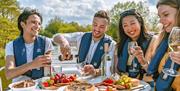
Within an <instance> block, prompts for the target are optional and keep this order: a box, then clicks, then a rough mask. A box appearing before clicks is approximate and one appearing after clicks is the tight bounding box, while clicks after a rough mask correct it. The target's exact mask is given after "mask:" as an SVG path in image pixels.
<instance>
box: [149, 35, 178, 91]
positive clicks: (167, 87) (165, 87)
mask: <svg viewBox="0 0 180 91" xmlns="http://www.w3.org/2000/svg"><path fill="white" fill-rule="evenodd" d="M167 50H168V36H166V37H164V38H163V40H162V42H161V43H160V45H159V47H158V48H157V50H156V54H155V55H154V57H153V58H152V60H151V63H150V64H149V66H148V70H147V71H148V74H152V75H153V78H154V79H155V80H156V90H157V91H171V84H172V82H173V81H174V77H171V76H168V77H167V78H166V79H163V78H162V77H163V75H164V73H163V72H161V73H160V74H159V73H158V67H159V64H160V62H161V60H162V58H163V56H164V55H165V53H166V52H167ZM171 62H172V61H171V59H170V58H168V60H167V62H166V63H165V66H164V68H170V65H171ZM178 68H179V65H178V64H176V63H175V65H174V69H175V70H177V69H178Z"/></svg>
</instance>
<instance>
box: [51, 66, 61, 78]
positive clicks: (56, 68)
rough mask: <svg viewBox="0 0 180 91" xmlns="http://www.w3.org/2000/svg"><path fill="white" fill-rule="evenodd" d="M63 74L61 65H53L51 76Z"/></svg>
mask: <svg viewBox="0 0 180 91" xmlns="http://www.w3.org/2000/svg"><path fill="white" fill-rule="evenodd" d="M61 72H62V66H61V65H60V64H58V65H57V64H56V65H51V75H52V76H54V75H56V74H60V73H61Z"/></svg>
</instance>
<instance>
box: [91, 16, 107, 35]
mask: <svg viewBox="0 0 180 91" xmlns="http://www.w3.org/2000/svg"><path fill="white" fill-rule="evenodd" d="M107 28H108V20H107V19H106V18H100V17H94V19H93V24H92V34H93V37H94V38H101V37H102V36H104V33H105V32H106V31H107Z"/></svg>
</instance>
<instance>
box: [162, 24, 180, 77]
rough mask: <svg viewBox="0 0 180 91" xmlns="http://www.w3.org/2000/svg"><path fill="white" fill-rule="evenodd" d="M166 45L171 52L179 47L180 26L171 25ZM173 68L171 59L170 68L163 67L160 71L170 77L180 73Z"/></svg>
mask: <svg viewBox="0 0 180 91" xmlns="http://www.w3.org/2000/svg"><path fill="white" fill-rule="evenodd" d="M168 45H169V48H170V50H171V51H172V52H175V51H179V49H178V47H180V28H179V27H173V28H172V31H171V33H170V35H169V38H168ZM173 68H174V61H172V63H171V66H170V68H164V69H163V70H162V71H163V72H164V73H165V74H167V75H169V76H172V77H175V76H178V75H180V73H179V72H178V71H176V70H174V69H173Z"/></svg>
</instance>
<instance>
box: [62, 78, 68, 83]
mask: <svg viewBox="0 0 180 91" xmlns="http://www.w3.org/2000/svg"><path fill="white" fill-rule="evenodd" d="M68 82H69V79H67V78H62V79H61V83H68Z"/></svg>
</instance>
